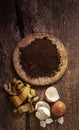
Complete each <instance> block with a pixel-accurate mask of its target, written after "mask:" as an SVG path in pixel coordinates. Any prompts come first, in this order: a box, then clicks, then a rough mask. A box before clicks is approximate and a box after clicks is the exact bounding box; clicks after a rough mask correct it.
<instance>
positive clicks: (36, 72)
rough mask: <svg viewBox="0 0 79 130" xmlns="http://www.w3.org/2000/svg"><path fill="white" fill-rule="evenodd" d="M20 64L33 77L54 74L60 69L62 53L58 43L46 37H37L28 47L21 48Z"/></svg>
mask: <svg viewBox="0 0 79 130" xmlns="http://www.w3.org/2000/svg"><path fill="white" fill-rule="evenodd" d="M20 52H21V55H20V64H21V65H22V69H23V70H24V71H25V73H26V74H27V75H28V76H30V77H31V78H38V77H43V76H48V77H51V76H54V75H55V72H57V71H59V64H60V54H59V53H58V51H57V48H56V45H54V44H52V41H51V40H49V39H47V38H46V37H44V38H43V39H35V40H34V41H32V42H31V44H29V45H28V46H26V47H24V48H23V47H22V48H20Z"/></svg>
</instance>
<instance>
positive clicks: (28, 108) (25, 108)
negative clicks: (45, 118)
mask: <svg viewBox="0 0 79 130" xmlns="http://www.w3.org/2000/svg"><path fill="white" fill-rule="evenodd" d="M34 111H35V109H34V107H33V105H32V104H31V103H29V102H28V103H26V104H24V105H22V106H20V107H18V108H17V109H14V110H13V112H14V113H16V112H19V113H20V114H21V113H24V112H34Z"/></svg>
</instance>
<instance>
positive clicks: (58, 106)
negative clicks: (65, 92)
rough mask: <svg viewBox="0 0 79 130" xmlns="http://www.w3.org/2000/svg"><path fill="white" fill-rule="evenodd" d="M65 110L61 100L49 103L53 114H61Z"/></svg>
mask: <svg viewBox="0 0 79 130" xmlns="http://www.w3.org/2000/svg"><path fill="white" fill-rule="evenodd" d="M65 112H66V105H65V104H64V103H63V102H62V101H57V102H55V103H54V104H52V105H51V113H52V114H53V115H54V116H62V115H63V114H64V113H65Z"/></svg>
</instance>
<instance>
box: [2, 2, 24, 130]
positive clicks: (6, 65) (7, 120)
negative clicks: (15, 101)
mask: <svg viewBox="0 0 79 130" xmlns="http://www.w3.org/2000/svg"><path fill="white" fill-rule="evenodd" d="M16 21H17V17H16V10H15V3H14V1H13V0H7V3H5V0H3V1H0V130H14V129H15V130H24V129H25V126H26V120H25V115H22V116H21V115H18V114H17V115H14V114H13V112H12V109H13V106H12V105H11V103H10V101H9V99H8V98H7V95H6V93H5V92H4V90H3V84H4V83H6V82H10V80H11V79H12V78H13V77H14V76H15V75H16V74H15V71H14V69H13V66H12V53H13V50H14V48H15V46H16V44H17V42H19V41H20V39H21V38H20V35H19V30H18V28H17V26H16ZM16 76H17V75H16Z"/></svg>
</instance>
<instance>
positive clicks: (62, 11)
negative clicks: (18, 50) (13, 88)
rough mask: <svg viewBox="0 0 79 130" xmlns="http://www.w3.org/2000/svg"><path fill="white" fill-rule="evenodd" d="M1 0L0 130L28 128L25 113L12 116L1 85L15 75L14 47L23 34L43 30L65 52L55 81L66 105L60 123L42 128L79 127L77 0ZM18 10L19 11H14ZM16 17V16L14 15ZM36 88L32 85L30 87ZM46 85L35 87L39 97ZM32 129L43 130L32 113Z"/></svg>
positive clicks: (63, 129) (64, 129)
mask: <svg viewBox="0 0 79 130" xmlns="http://www.w3.org/2000/svg"><path fill="white" fill-rule="evenodd" d="M7 1H8V2H7V4H5V1H4V0H3V2H1V0H0V73H1V75H0V84H1V85H0V102H1V104H0V130H14V129H15V130H25V129H27V127H26V126H27V124H26V123H27V122H26V115H25V114H23V115H14V114H13V113H12V108H13V107H12V105H11V104H10V102H9V100H8V99H7V96H6V95H5V92H4V91H3V89H2V85H3V84H4V83H5V82H6V81H7V82H8V81H10V80H11V78H12V77H14V76H17V74H16V72H15V71H14V69H13V66H12V53H13V50H14V48H15V46H16V44H17V42H19V41H20V40H21V39H22V37H23V36H26V35H28V34H31V33H37V32H46V33H50V34H53V35H54V36H55V37H57V38H59V39H60V40H61V41H62V42H63V44H64V45H65V47H66V49H67V52H68V59H69V61H68V68H67V71H66V73H65V74H64V76H63V77H62V78H61V79H60V80H59V81H58V82H56V83H55V84H53V86H54V87H56V88H57V90H58V92H59V95H60V99H61V100H62V101H64V102H65V103H66V105H67V113H66V114H65V121H64V124H63V125H59V124H58V123H53V124H51V125H49V126H47V127H46V128H45V130H79V79H78V78H79V1H78V0H66V1H65V0H63V1H62V0H60V1H58V0H55V1H54V0H18V3H17V4H18V7H19V11H17V10H16V8H17V7H15V3H16V2H15V1H13V0H7ZM16 12H18V13H16ZM18 14H20V15H19V17H17V15H18ZM33 87H34V88H35V86H33ZM45 89H46V87H40V88H39V87H37V88H36V90H37V92H38V95H39V96H40V97H41V100H42V99H44V91H45ZM30 126H31V130H37V129H38V130H43V128H41V127H40V126H39V120H38V119H36V117H35V115H34V114H32V115H31V116H30Z"/></svg>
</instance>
